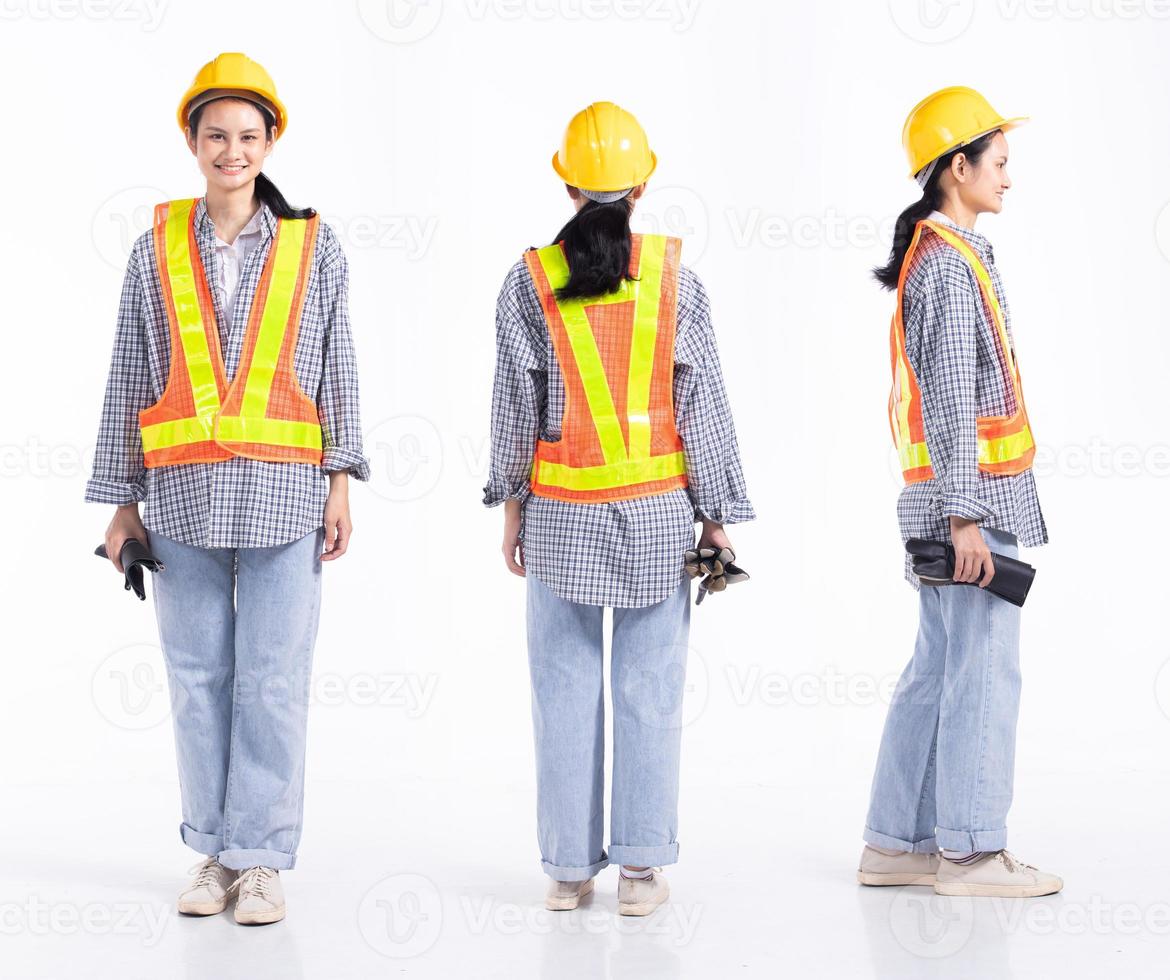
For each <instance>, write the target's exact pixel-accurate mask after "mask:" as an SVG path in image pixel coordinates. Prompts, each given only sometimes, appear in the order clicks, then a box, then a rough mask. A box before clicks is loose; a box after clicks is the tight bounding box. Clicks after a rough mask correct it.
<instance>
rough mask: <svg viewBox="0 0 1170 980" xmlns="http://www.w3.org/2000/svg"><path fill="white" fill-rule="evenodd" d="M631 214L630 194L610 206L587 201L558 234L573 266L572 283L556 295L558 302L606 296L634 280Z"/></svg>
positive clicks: (570, 271) (567, 259)
mask: <svg viewBox="0 0 1170 980" xmlns="http://www.w3.org/2000/svg"><path fill="white" fill-rule="evenodd" d="M630 211H631V201H630V197H629V195H628V194H627V195H626V196H625V197H621V198H618V199H617V200H616V201H610V202H609V203H608V204H600V203H598V202H597V201H592V200H587V201H586V202H585V204H584V205H583V206H582V207H581V210H580V211H578V212H577V213H576V214H575V215H573V217H572V218H571V219H570V221H569V223H568V224H567V225H565V227H564V228H562V229H561V230H560V231H559V232H557V237H556V239H555V241H556V242H564V244H565V260H566V261H567V262H568V264H569V281H568V282H567V283H565V285H564V286H562V287H561V288H560V289H558V290H557V291H556V292H557V299H579V298H585V297H589V296H603V295H604V294H606V293H612V292H613V291H614V290H615V289H617V288H618V286H620V285H621V284H622V280H624V279H629V278H631V276H630Z"/></svg>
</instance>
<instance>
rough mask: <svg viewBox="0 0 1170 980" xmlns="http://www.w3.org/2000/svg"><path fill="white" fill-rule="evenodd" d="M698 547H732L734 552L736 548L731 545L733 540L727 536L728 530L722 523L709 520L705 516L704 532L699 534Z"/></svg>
mask: <svg viewBox="0 0 1170 980" xmlns="http://www.w3.org/2000/svg"><path fill="white" fill-rule="evenodd" d="M696 547H698V548H716V549H718V548H731V552H732V554H734V553H735V549H734V548H732V547H731V541H730V540H729V539H728V537H727V532H726V531H724V530H723V525H722V524H716V523H715V522H714V521H709V520H707V519H706V518H703V533H702V534H700V535H699V543H698V544H697V545H696Z"/></svg>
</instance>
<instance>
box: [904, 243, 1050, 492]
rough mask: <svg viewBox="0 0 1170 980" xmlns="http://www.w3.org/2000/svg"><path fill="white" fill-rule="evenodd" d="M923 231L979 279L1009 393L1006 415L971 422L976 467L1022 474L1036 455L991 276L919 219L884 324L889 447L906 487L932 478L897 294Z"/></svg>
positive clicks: (964, 247)
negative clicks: (889, 376)
mask: <svg viewBox="0 0 1170 980" xmlns="http://www.w3.org/2000/svg"><path fill="white" fill-rule="evenodd" d="M924 228H929V229H930V230H931V231H933V232H934V233H935V234H936V235H938V236H939V238H941V239H942V240H943V241H944V242H946V243H947V244H948V245H950V246H951V247H952V248H954V249H955V250H956V251H958V252H959V254H960V255H962V256H963V258H964V259H966V260H967V264H968V265H970V266H971V268H972V269H973V270H974V272H975V278H976V279H978V281H979V291H980V293H981V294H982V296H983V301H984V304H985V306H986V307H987V309H988V311H989V313H990V316H991V320H992V322H993V323H994V325H995V338H996V348H997V350H998V353H999V362H1000V367H1001V368H1002V369H1003V374H1004V388H1005V389H1007V390H1008V391H1009V392H1010V394H1009V396H1008V407H1009V409H1012V411H1011V412H1010V414H1008V415H989V416H985V417H982V418H978V419H976V428H977V431H978V442H979V461H978V465H979V469H980V470H982V471H983V472H984V473H991V474H994V475H997V476H1006V475H1011V474H1015V473H1023V472H1024V471H1025V470H1027V469H1030V468H1031V466H1032V459H1033V457H1034V456H1035V455H1036V443H1035V442H1034V440H1033V439H1032V430H1031V428H1029V426H1028V413H1027V410H1026V409H1025V408H1024V388H1023V385H1022V384H1021V382H1020V370H1019V367H1018V365H1017V364H1016V359H1015V354H1014V353H1013V351H1012V345H1011V341H1010V339H1009V338H1008V332H1007V321H1006V320H1005V318H1004V315H1003V310H1002V309H1001V308H1000V305H999V300H998V299H997V298H996V295H995V289H994V287H993V286H992V283H991V276H990V275H989V274H988V272H987V269H986V268H985V267H984V265H983V263H982V262H981V261H980V260H979V256H977V255H976V254H975V252H974V251H973V250H972V249H971V247H970V246H969V245H968V244H967V243H966V242H965V241H964V240H963V239H962V238H960V237H959V236H958V235H956V234H955V233H954V232H951V231H949V230H948V229H946V228H944V227H942V226H941V225H939V224H937V223H936V222H933V221H928V220H922V221H919V222H918V224H917V226H916V227H915V229H914V237H913V238H912V239H911V240H910V247H909V248H908V249H907V250H906V257H905V258H904V259H903V260H902V271H901V273H900V274H899V276H898V302H897V305H896V307H895V308H894V316H893V320H892V321H891V323H890V363H891V367H892V369H893V375H894V383H893V387H892V389H891V391H890V404H889V411H890V431H891V432H892V433H893V435H894V448H895V449H896V450H897V451H898V459H899V461H900V463H901V464H902V475H903V477H904V478H905V480H906V482H907V483H918V482H920V481H922V480H930V479H932V478H933V477H934V471H933V470H932V469H931V466H930V453H928V452H927V449H926V434H925V431H924V429H923V425H922V392H921V390H920V389H919V387H918V379H917V378H915V376H914V369H913V368H912V367H911V366H910V361H909V359H908V358H907V357H906V330H905V326H904V325H903V323H902V296H903V287H904V285H905V282H906V273H907V271H908V270H909V268H910V260H911V258H912V257H913V255H914V252H915V249H917V247H918V240H919V239H920V238H921V237H922V232H923V229H924Z"/></svg>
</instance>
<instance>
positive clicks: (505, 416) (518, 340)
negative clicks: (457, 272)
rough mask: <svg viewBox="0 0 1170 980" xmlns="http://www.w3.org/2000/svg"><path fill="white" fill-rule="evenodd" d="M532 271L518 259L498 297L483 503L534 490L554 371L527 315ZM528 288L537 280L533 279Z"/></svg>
mask: <svg viewBox="0 0 1170 980" xmlns="http://www.w3.org/2000/svg"><path fill="white" fill-rule="evenodd" d="M527 279H528V270H527V267H526V266H525V264H524V262H523V261H520V262H517V263H516V265H514V266H513V267H512V269H511V271H510V272H509V273H508V276H507V278H505V280H504V285H503V287H502V288H501V289H500V295H499V298H498V299H497V301H496V367H495V376H494V379H493V382H492V410H491V411H492V414H491V464H490V472H489V474H488V482H487V484H486V485H485V486H484V488H483V503H484V506H486V507H495V506H496V505H497V504H500V503H502V502H503V501H504V500H507V499H508V498H510V497H511V498H514V499H516V500H519V501H520V502H521V503H523V502H524V501H525V500H527V499H528V495H529V494H530V493H531V490H530V487H529V478H530V477H531V474H532V459H533V455H534V454H535V451H536V441H537V439H538V438H539V435H540V415H541V409H542V407H543V405H544V404H545V398H546V397H547V384H548V374H547V371H546V370H545V368H544V366H543V365H542V363H541V359H540V358H539V357H538V350H540V347H539V346H538V343H537V338H536V337H535V336H534V333H533V328H532V325H531V324H530V323H529V322H528V318H527V317H525V315H524V308H523V305H522V303H521V291H522V290H523V289H524V288H525V285H526V280H527ZM527 285H528V288H531V283H530V282H527Z"/></svg>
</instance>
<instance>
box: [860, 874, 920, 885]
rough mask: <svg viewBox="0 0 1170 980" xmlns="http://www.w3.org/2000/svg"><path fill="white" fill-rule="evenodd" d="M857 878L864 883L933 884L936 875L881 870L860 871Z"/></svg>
mask: <svg viewBox="0 0 1170 980" xmlns="http://www.w3.org/2000/svg"><path fill="white" fill-rule="evenodd" d="M857 880H858V882H859V883H860V884H862V885H933V884H934V882H935V877H934V875H932V874H909V873H908V872H905V871H902V872H899V873H896V874H895V873H892V872H885V873H883V872H880V871H858V872H857Z"/></svg>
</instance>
